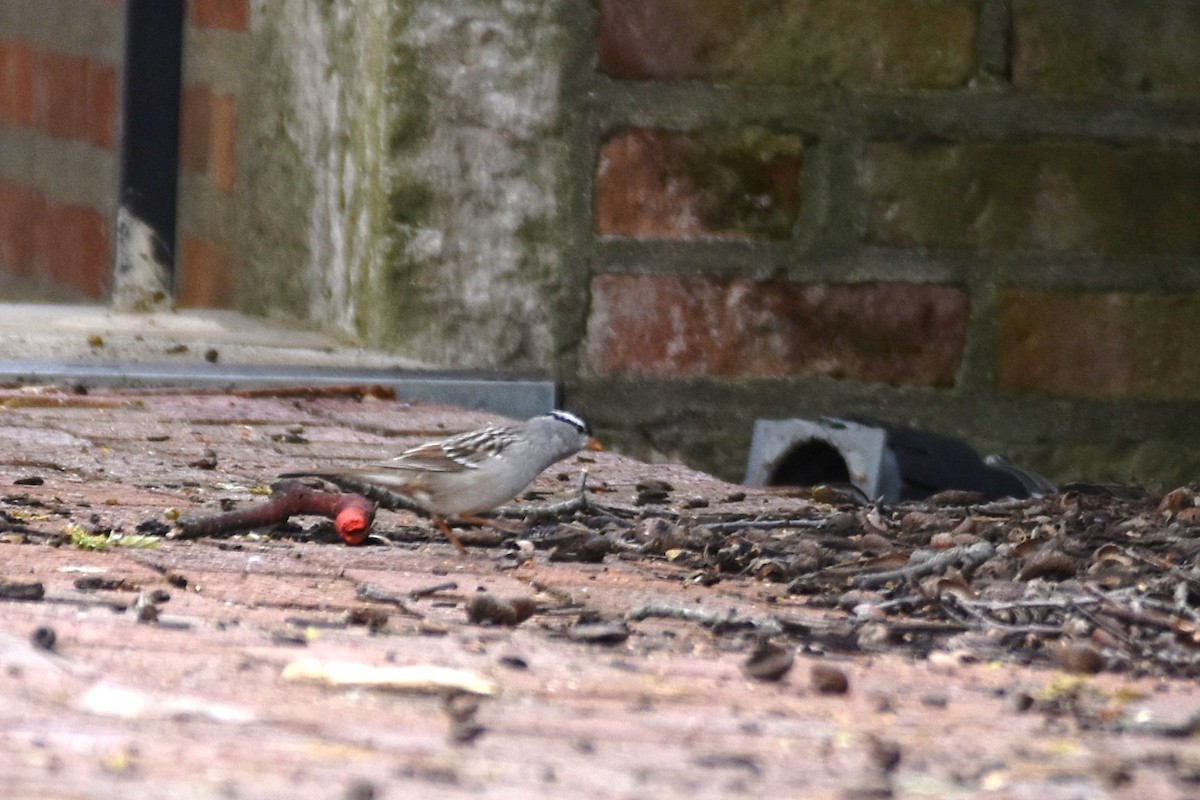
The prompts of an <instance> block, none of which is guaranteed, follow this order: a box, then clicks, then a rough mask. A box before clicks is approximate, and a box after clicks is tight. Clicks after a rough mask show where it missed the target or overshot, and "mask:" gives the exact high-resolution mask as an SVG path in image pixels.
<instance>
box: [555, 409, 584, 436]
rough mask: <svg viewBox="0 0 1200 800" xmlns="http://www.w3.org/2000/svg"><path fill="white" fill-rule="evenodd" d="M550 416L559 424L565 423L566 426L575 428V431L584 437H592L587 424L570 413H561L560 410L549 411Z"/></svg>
mask: <svg viewBox="0 0 1200 800" xmlns="http://www.w3.org/2000/svg"><path fill="white" fill-rule="evenodd" d="M550 416H552V417H554V418H555V419H556V420H558V421H559V422H565V423H567V424H568V425H570V426H571V427H573V428H575V429H576V430H577V431H579V432H580V433H582V434H583V435H584V436H591V435H592V429H591V428H590V427H588V424H587V423H586V422H584V421H583V420H581V419H580V418H579V417H577V416H575V415H574V414H572V413H571V412H570V411H563V410H562V409H557V410H555V411H551V412H550Z"/></svg>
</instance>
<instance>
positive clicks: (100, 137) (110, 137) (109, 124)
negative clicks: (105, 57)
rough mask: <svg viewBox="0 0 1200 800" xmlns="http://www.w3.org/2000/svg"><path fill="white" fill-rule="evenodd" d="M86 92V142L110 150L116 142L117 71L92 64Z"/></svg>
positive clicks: (105, 66) (102, 65)
mask: <svg viewBox="0 0 1200 800" xmlns="http://www.w3.org/2000/svg"><path fill="white" fill-rule="evenodd" d="M87 90H88V94H87V140H88V141H89V142H91V143H92V144H94V145H97V146H99V147H105V148H111V147H112V146H113V145H114V144H115V142H116V126H117V71H116V70H115V69H113V68H112V67H110V66H107V65H104V64H92V65H91V68H90V69H89V71H88V87H87Z"/></svg>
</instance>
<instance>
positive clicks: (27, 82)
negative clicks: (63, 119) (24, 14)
mask: <svg viewBox="0 0 1200 800" xmlns="http://www.w3.org/2000/svg"><path fill="white" fill-rule="evenodd" d="M33 118H34V89H33V50H32V48H30V46H29V45H28V44H27V43H26V42H20V41H0V124H4V125H17V126H22V127H25V126H29V125H32V124H33Z"/></svg>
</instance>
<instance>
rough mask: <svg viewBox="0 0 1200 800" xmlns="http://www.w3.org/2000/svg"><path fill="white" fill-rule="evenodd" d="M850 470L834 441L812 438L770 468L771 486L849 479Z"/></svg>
mask: <svg viewBox="0 0 1200 800" xmlns="http://www.w3.org/2000/svg"><path fill="white" fill-rule="evenodd" d="M849 482H850V470H849V469H847V467H846V461H845V460H844V459H843V458H842V454H841V453H840V452H838V449H837V448H836V447H834V446H833V445H830V444H827V443H825V442H821V441H817V440H815V439H810V440H809V441H807V442H804V443H802V444H800V445H797V446H796V447H793V448H792V449H791V450H790V451H788V454H787V455H786V456H784V457H783V458H782V459H780V461H779V463H778V464H776V465H775V469H773V470H772V471H771V478H770V480H768V481H767V485H768V486H816V485H817V484H825V483H849Z"/></svg>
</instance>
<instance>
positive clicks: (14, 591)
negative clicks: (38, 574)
mask: <svg viewBox="0 0 1200 800" xmlns="http://www.w3.org/2000/svg"><path fill="white" fill-rule="evenodd" d="M45 596H46V587H45V586H43V585H42V583H41V581H30V582H28V583H21V582H19V581H3V582H0V600H41V599H42V598H43V597H45Z"/></svg>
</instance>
